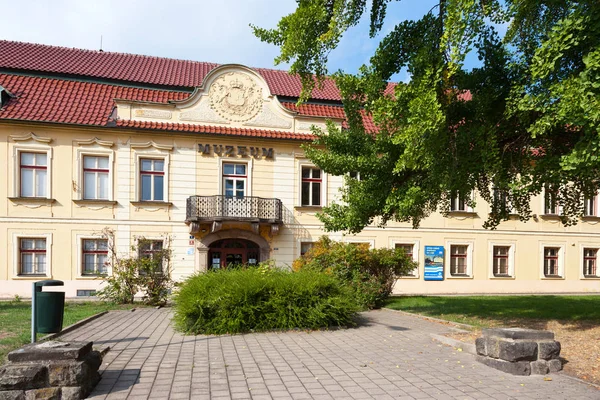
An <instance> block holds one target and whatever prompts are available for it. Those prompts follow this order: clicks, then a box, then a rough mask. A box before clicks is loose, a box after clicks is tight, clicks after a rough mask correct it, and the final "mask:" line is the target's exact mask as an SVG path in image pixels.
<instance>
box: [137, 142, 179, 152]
mask: <svg viewBox="0 0 600 400" xmlns="http://www.w3.org/2000/svg"><path fill="white" fill-rule="evenodd" d="M130 146H131V148H132V149H149V148H154V149H157V150H166V151H171V150H173V146H172V145H168V144H158V143H155V142H154V141H153V140H151V141H149V142H146V143H131V144H130Z"/></svg>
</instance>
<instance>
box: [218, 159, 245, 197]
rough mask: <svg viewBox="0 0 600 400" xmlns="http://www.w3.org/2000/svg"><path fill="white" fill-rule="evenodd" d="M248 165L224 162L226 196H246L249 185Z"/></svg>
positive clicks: (224, 190)
mask: <svg viewBox="0 0 600 400" xmlns="http://www.w3.org/2000/svg"><path fill="white" fill-rule="evenodd" d="M247 170H248V165H247V164H245V163H244V164H242V163H223V194H224V195H225V197H230V198H231V197H236V198H244V196H246V193H247V185H248V172H247Z"/></svg>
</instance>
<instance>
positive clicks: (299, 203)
mask: <svg viewBox="0 0 600 400" xmlns="http://www.w3.org/2000/svg"><path fill="white" fill-rule="evenodd" d="M302 167H310V168H317V169H320V168H318V167H317V166H316V165H314V164H313V163H311V162H308V161H299V162H298V170H297V172H296V176H297V178H298V197H297V198H296V202H297V207H314V208H322V207H325V206H327V174H326V173H325V171H323V170H322V169H321V204H320V205H318V206H312V205H310V206H309V205H302Z"/></svg>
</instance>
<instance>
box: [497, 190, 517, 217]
mask: <svg viewBox="0 0 600 400" xmlns="http://www.w3.org/2000/svg"><path fill="white" fill-rule="evenodd" d="M494 206H495V208H496V209H497V210H498V211H499V212H506V213H509V214H510V213H511V212H512V211H513V210H512V206H511V204H510V199H509V196H508V190H506V189H499V188H494Z"/></svg>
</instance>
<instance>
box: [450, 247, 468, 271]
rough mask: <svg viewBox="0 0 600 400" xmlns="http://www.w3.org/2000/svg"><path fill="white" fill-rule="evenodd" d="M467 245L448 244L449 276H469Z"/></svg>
mask: <svg viewBox="0 0 600 400" xmlns="http://www.w3.org/2000/svg"><path fill="white" fill-rule="evenodd" d="M469 255H470V254H469V245H467V244H452V245H450V275H451V276H469V274H470V272H469V269H470V268H469V262H470V257H469Z"/></svg>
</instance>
